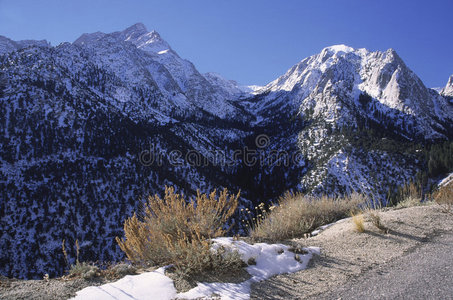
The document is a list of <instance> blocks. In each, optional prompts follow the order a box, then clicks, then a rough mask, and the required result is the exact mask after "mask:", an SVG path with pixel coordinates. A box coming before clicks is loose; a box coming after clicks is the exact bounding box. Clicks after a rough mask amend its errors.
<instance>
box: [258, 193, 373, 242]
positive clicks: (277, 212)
mask: <svg viewBox="0 0 453 300" xmlns="http://www.w3.org/2000/svg"><path fill="white" fill-rule="evenodd" d="M364 202H365V198H364V197H363V196H361V195H359V194H352V195H350V196H348V197H345V198H341V199H337V198H330V197H327V196H323V197H321V198H319V199H318V198H314V197H309V196H305V195H302V194H293V193H286V194H285V195H284V196H283V197H282V198H281V199H280V201H279V205H278V206H276V207H275V208H274V209H273V210H272V211H271V212H268V213H267V214H266V216H265V218H264V219H261V220H259V221H257V222H256V224H255V226H254V227H253V228H252V230H251V232H250V236H251V237H252V238H253V239H255V240H266V241H282V240H285V239H289V238H296V237H302V236H304V234H306V233H309V232H311V231H313V230H314V229H316V228H317V227H319V226H321V225H325V224H328V223H331V222H334V221H336V220H339V219H341V218H344V217H347V216H349V215H350V213H351V211H354V210H357V209H358V206H359V204H361V203H364Z"/></svg>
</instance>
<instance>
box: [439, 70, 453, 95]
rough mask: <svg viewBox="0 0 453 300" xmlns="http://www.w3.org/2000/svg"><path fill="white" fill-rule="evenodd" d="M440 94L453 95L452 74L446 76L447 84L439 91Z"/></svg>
mask: <svg viewBox="0 0 453 300" xmlns="http://www.w3.org/2000/svg"><path fill="white" fill-rule="evenodd" d="M440 94H441V95H442V96H445V97H453V75H451V76H450V78H448V82H447V85H446V86H445V87H444V88H443V89H442V91H441V92H440Z"/></svg>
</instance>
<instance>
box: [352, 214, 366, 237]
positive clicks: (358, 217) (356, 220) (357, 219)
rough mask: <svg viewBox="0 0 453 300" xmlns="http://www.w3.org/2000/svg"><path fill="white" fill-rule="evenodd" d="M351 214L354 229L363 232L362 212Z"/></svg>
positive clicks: (363, 220) (363, 219)
mask: <svg viewBox="0 0 453 300" xmlns="http://www.w3.org/2000/svg"><path fill="white" fill-rule="evenodd" d="M351 215H352V224H354V230H355V231H357V232H360V233H362V232H365V218H364V217H363V214H362V213H359V214H351Z"/></svg>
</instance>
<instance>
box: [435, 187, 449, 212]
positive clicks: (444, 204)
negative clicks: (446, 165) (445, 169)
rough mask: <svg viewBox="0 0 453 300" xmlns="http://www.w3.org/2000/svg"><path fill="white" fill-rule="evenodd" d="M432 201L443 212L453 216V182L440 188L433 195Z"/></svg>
mask: <svg viewBox="0 0 453 300" xmlns="http://www.w3.org/2000/svg"><path fill="white" fill-rule="evenodd" d="M433 196H434V201H436V203H437V204H438V205H440V207H441V208H442V210H443V211H444V212H447V213H451V214H453V211H452V208H453V181H451V182H450V183H448V184H446V185H444V186H442V187H440V188H439V190H437V191H436V192H435V193H434V194H433Z"/></svg>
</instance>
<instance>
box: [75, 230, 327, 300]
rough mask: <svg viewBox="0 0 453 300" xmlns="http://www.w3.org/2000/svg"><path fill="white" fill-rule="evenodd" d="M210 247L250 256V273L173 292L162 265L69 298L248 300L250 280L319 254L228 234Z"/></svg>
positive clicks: (294, 266) (296, 268)
mask: <svg viewBox="0 0 453 300" xmlns="http://www.w3.org/2000/svg"><path fill="white" fill-rule="evenodd" d="M213 242H214V244H213V246H212V249H213V250H215V249H218V248H219V247H224V248H225V249H227V250H230V251H238V252H239V254H240V255H241V259H242V260H243V261H244V262H247V261H248V260H249V259H251V258H253V259H254V260H255V262H256V264H255V265H250V266H248V267H247V272H248V273H249V274H250V275H251V276H252V277H251V278H250V279H248V280H246V281H244V282H242V283H218V282H215V283H199V284H198V285H197V286H196V287H195V288H193V289H191V290H189V291H187V292H185V293H179V294H177V293H176V289H175V287H174V285H173V280H171V279H170V278H169V277H167V276H165V273H164V272H165V267H163V268H160V269H157V270H156V271H153V272H147V273H144V274H140V275H132V276H131V275H128V276H126V277H124V278H123V279H120V280H118V281H116V282H113V283H108V284H104V285H102V286H97V287H95V286H92V287H87V288H84V289H83V290H81V291H79V292H77V296H76V297H75V298H72V299H84V300H86V299H88V300H90V299H93V300H94V299H96V300H103V299H165V300H166V299H175V298H178V299H197V298H202V297H210V296H211V295H213V294H215V295H219V296H220V298H221V299H223V300H226V299H231V300H233V299H249V298H250V287H251V285H252V283H253V282H258V281H262V280H265V279H268V278H270V277H272V276H274V275H277V274H284V273H293V272H297V271H300V270H303V269H305V268H306V267H307V264H308V261H309V260H310V259H311V257H312V256H313V254H319V253H320V249H319V248H317V247H308V248H304V250H306V251H307V253H306V254H295V253H293V252H291V251H290V247H289V246H287V245H283V244H266V243H257V244H253V245H250V244H248V243H246V242H244V241H235V240H233V238H230V237H222V238H217V239H214V240H213Z"/></svg>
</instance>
